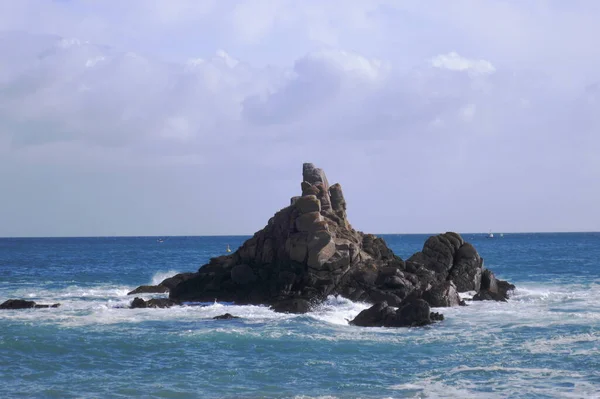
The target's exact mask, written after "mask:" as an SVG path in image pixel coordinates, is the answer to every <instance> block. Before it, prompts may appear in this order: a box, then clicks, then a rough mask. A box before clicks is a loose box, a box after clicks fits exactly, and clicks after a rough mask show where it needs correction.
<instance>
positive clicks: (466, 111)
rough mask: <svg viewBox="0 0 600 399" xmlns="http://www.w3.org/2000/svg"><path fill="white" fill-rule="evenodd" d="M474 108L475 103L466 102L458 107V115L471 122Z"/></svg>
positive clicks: (475, 108)
mask: <svg viewBox="0 0 600 399" xmlns="http://www.w3.org/2000/svg"><path fill="white" fill-rule="evenodd" d="M476 110H477V107H476V106H475V104H467V105H465V106H464V107H462V108H461V109H460V117H461V118H462V120H463V121H465V122H471V121H473V118H474V117H475V111H476Z"/></svg>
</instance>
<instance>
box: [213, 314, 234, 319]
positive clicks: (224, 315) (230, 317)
mask: <svg viewBox="0 0 600 399" xmlns="http://www.w3.org/2000/svg"><path fill="white" fill-rule="evenodd" d="M231 319H239V317H238V316H234V315H232V314H231V313H225V314H222V315H220V316H215V317H213V320H231Z"/></svg>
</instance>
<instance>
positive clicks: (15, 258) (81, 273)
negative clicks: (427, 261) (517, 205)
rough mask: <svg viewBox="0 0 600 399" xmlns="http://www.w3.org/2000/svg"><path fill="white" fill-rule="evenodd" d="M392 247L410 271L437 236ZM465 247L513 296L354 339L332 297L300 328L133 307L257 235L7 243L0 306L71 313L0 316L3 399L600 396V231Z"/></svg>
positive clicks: (249, 315) (294, 322)
mask: <svg viewBox="0 0 600 399" xmlns="http://www.w3.org/2000/svg"><path fill="white" fill-rule="evenodd" d="M383 237H384V239H385V240H386V242H387V243H388V245H389V246H390V247H391V248H392V249H393V250H394V251H395V252H396V253H397V254H398V255H400V256H401V257H403V258H407V257H408V256H410V255H411V254H412V253H414V252H416V251H418V250H420V249H421V247H422V245H423V242H424V241H425V239H426V238H427V236H423V235H384V236H383ZM464 237H465V239H467V240H468V241H470V242H471V243H473V244H474V245H475V247H476V248H477V249H478V251H479V253H480V254H481V255H482V256H483V257H484V258H485V264H486V266H487V267H488V268H490V269H492V270H493V271H494V272H495V274H496V275H497V276H498V277H500V278H503V279H507V280H509V281H511V282H512V283H514V284H516V285H517V287H518V288H517V290H516V292H515V294H514V296H513V297H512V299H511V300H510V301H509V302H508V303H495V302H475V303H472V304H470V306H468V307H460V308H452V309H441V311H442V313H444V314H445V316H446V320H444V321H443V322H441V323H438V324H435V325H433V326H430V327H425V328H413V329H385V328H360V327H353V326H349V325H348V324H347V321H346V320H347V319H351V318H353V317H354V316H355V315H356V314H358V312H360V311H361V310H362V309H365V308H366V307H367V305H366V304H362V303H353V302H351V301H348V300H346V299H344V298H333V297H331V298H330V299H329V300H328V301H327V302H326V303H325V304H323V305H322V306H321V307H319V308H317V309H315V310H314V311H312V312H311V313H309V314H306V315H285V314H277V313H274V312H272V311H270V310H269V309H268V308H266V307H261V306H233V305H229V304H221V303H217V304H211V305H210V306H205V307H200V306H184V307H178V308H172V309H126V308H124V307H125V306H127V305H128V304H129V302H130V301H131V299H132V298H131V297H127V295H126V294H127V292H128V291H129V290H131V289H133V288H135V287H136V286H138V285H141V284H149V283H153V282H154V283H157V282H159V281H161V280H162V279H163V278H165V277H167V276H169V275H172V274H175V273H176V272H182V271H194V270H196V269H197V268H198V267H199V266H200V265H202V264H204V263H205V262H207V261H208V259H209V258H210V257H212V256H216V255H221V254H223V253H224V252H225V248H226V246H227V245H230V246H231V247H232V248H237V247H238V246H239V245H240V244H241V243H242V242H243V241H244V240H245V239H246V238H247V237H166V238H164V242H162V243H161V242H158V241H157V238H156V237H127V238H125V237H123V238H39V239H33V238H32V239H18V238H15V239H8V238H7V239H0V302H1V301H4V300H6V299H9V298H26V299H31V300H35V301H37V302H40V303H54V302H60V303H61V304H62V306H61V307H60V308H57V309H38V310H19V311H0V397H1V398H13V397H27V398H29V397H36V398H38V397H39V398H97V397H102V398H127V397H157V398H280V397H281V398H283V397H285V398H316V397H322V398H325V397H327V398H329V397H331V398H359V397H360V398H470V397H477V398H506V397H510V398H558V397H560V398H564V397H570V398H592V397H600V233H581V234H575V233H572V234H505V235H504V237H502V238H500V237H498V236H497V238H494V239H486V238H485V235H469V234H466V235H464ZM226 312H229V313H232V314H234V315H237V316H241V319H236V320H228V321H219V320H212V317H213V316H216V315H219V314H223V313H226Z"/></svg>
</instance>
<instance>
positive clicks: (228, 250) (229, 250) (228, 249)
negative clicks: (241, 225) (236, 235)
mask: <svg viewBox="0 0 600 399" xmlns="http://www.w3.org/2000/svg"><path fill="white" fill-rule="evenodd" d="M227 252H231V248H229V244H227Z"/></svg>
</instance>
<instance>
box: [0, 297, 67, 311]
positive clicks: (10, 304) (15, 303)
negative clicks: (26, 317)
mask: <svg viewBox="0 0 600 399" xmlns="http://www.w3.org/2000/svg"><path fill="white" fill-rule="evenodd" d="M59 306H60V303H54V304H52V305H42V304H37V303H35V302H34V301H26V300H24V299H9V300H7V301H4V302H3V303H1V304H0V309H46V308H57V307H59Z"/></svg>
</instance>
